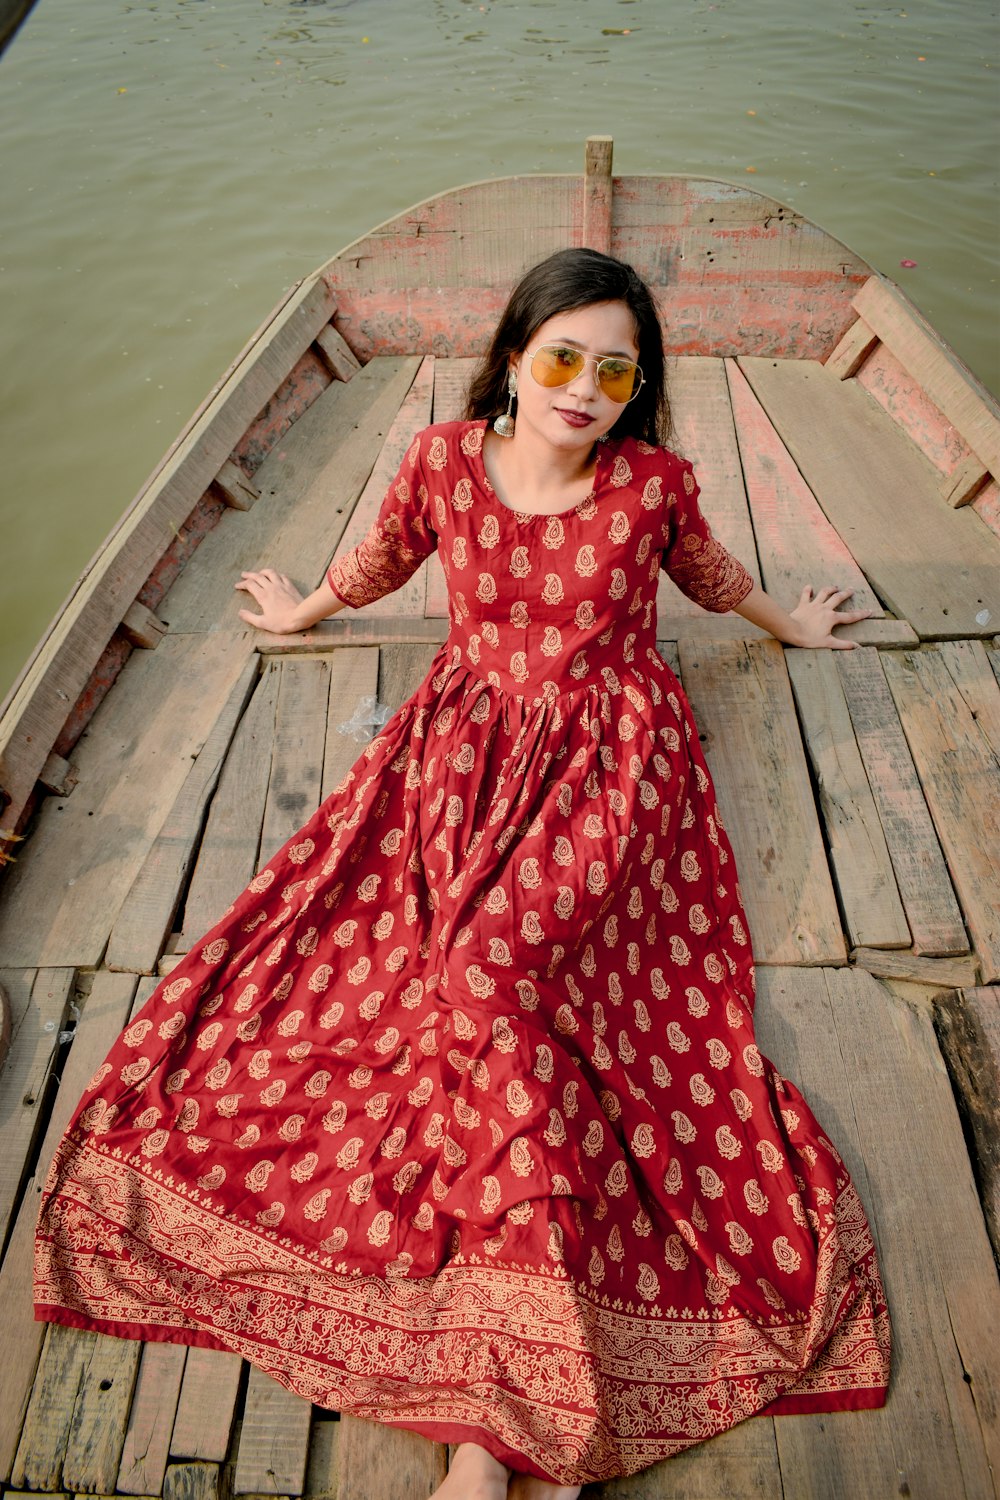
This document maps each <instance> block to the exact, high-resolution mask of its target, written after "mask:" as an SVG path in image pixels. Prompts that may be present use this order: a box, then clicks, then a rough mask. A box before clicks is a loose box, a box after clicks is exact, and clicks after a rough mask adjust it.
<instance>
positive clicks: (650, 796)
mask: <svg viewBox="0 0 1000 1500" xmlns="http://www.w3.org/2000/svg"><path fill="white" fill-rule="evenodd" d="M515 403H516V404H515ZM505 408H506V409H505ZM665 419H666V403H665V396H664V388H663V360H662V334H661V330H660V327H659V323H658V320H657V317H656V312H655V308H654V306H653V302H652V298H651V296H650V294H649V292H648V290H647V288H646V287H645V286H644V284H643V283H642V282H641V281H640V279H639V278H638V277H637V276H636V275H635V273H634V272H633V271H632V270H631V269H630V268H629V267H627V266H625V265H622V264H621V263H620V262H618V261H615V260H612V259H610V258H609V257H607V256H603V255H600V254H598V253H597V252H595V251H589V250H572V251H564V252H560V253H558V254H556V255H553V256H550V257H549V258H548V259H547V260H546V261H544V262H542V263H541V265H539V266H536V267H535V268H534V269H533V270H532V271H530V272H529V273H528V274H527V276H526V277H525V278H524V279H523V281H522V282H521V283H520V285H519V286H518V287H517V288H516V289H515V291H514V293H513V294H512V296H511V299H510V302H509V303H508V306H507V308H506V310H505V312H504V314H503V317H502V318H501V321H500V324H499V327H498V329H497V332H496V334H495V336H494V339H493V342H492V345H491V347H490V350H489V352H488V353H487V355H486V357H485V359H484V361H483V364H482V366H481V367H480V370H479V372H478V374H477V375H476V377H475V379H474V381H473V383H472V387H471V391H470V397H469V408H468V412H467V418H466V420H465V421H464V422H459V423H446V424H439V425H437V426H434V427H431V428H428V429H427V430H426V431H424V432H422V433H420V434H418V436H417V437H416V438H415V439H414V442H413V444H412V446H411V448H410V451H409V453H408V454H407V456H406V459H405V460H404V463H403V465H402V468H401V469H400V472H399V474H398V475H397V477H396V480H395V481H394V483H393V485H392V486H391V487H390V489H389V492H388V494H387V496H386V498H385V501H384V502H383V505H382V508H381V511H380V514H379V517H378V519H377V521H376V523H375V525H374V526H373V527H372V529H371V531H370V533H369V535H368V537H367V538H366V539H365V541H364V542H362V544H361V545H360V546H359V547H358V548H356V549H355V550H354V551H353V552H351V553H349V554H347V555H346V556H345V557H343V558H342V559H340V560H339V561H338V562H337V563H335V564H334V565H333V566H332V567H331V568H330V570H329V571H328V574H327V576H326V579H325V581H324V582H323V584H322V585H321V586H320V588H318V589H317V590H316V591H315V592H314V593H312V594H310V595H309V596H308V598H305V599H303V598H302V597H301V595H300V594H299V593H298V591H297V590H296V589H295V587H294V586H293V585H292V583H291V582H290V581H289V580H288V579H287V578H285V577H284V576H282V575H280V574H277V573H275V572H273V571H271V570H269V569H263V570H261V571H258V572H250V573H245V574H244V575H243V576H242V578H241V580H240V581H239V583H237V585H236V587H237V588H238V589H242V590H244V591H245V592H247V593H249V594H250V595H251V596H252V597H253V599H254V600H255V601H256V603H257V606H258V608H257V610H256V611H254V610H250V609H244V610H241V612H240V613H241V617H242V618H243V619H245V620H248V621H250V622H251V623H253V624H256V625H258V626H259V627H260V628H262V629H265V630H269V631H274V632H279V633H281V632H288V631H297V630H302V629H304V628H307V627H308V626H310V625H312V624H314V623H315V622H316V621H318V620H320V619H323V618H325V617H327V616H329V615H331V614H334V613H336V612H337V611H338V610H339V609H341V608H343V607H344V606H345V605H347V606H351V607H358V606H360V605H363V604H365V603H367V602H369V601H370V600H373V599H376V598H378V597H380V596H381V595H383V594H385V593H387V592H389V590H391V589H393V588H397V587H399V586H400V585H401V584H402V583H403V582H405V580H406V579H407V578H408V577H409V576H410V575H411V574H412V573H413V572H414V571H415V569H416V568H417V567H418V566H419V565H420V563H421V561H422V560H423V559H424V558H425V557H426V556H427V555H429V554H430V553H431V552H432V551H434V550H435V549H436V550H437V551H438V552H439V555H440V557H441V561H442V565H443V567H444V570H445V573H446V576H447V580H448V587H449V597H450V609H451V629H450V634H449V637H448V640H447V641H446V642H445V644H444V645H443V646H442V647H441V648H440V650H439V651H438V653H437V655H436V656H435V658H434V661H433V663H432V664H431V668H430V670H429V672H428V674H427V676H426V678H425V680H424V682H423V683H422V684H421V686H420V687H419V688H418V689H417V691H416V692H415V693H414V694H413V696H412V697H411V698H410V699H409V700H408V702H407V703H405V704H404V705H403V706H402V708H401V709H400V710H399V711H398V712H397V713H396V714H395V715H394V717H393V718H392V719H391V720H390V721H389V723H388V724H387V725H386V726H385V728H384V730H383V731H382V732H381V733H380V734H379V735H378V736H377V737H376V738H375V739H374V740H373V741H372V742H371V744H370V745H369V746H368V747H367V748H366V750H365V752H364V753H363V755H362V756H361V757H360V758H359V760H358V762H357V764H356V765H355V766H354V767H353V769H352V770H351V771H350V772H349V773H348V774H347V776H346V777H345V778H344V781H343V782H342V783H341V785H340V786H339V787H338V788H337V789H336V790H335V791H334V793H333V794H332V796H331V797H330V798H328V800H327V801H326V802H325V803H324V805H323V807H321V808H320V810H319V812H318V813H317V814H316V815H315V817H314V818H312V819H310V821H309V823H307V824H306V826H305V827H304V828H303V829H302V830H301V831H300V832H299V833H298V834H297V835H296V836H295V837H294V838H293V839H292V840H290V842H289V843H288V844H287V845H286V846H285V848H284V849H283V850H281V851H280V852H279V853H278V854H277V855H276V856H275V857H274V859H272V860H271V862H270V864H269V865H267V866H266V867H265V869H264V870H263V871H262V872H261V873H260V874H259V875H258V876H257V877H256V878H255V879H254V880H253V881H252V882H251V885H250V887H249V888H248V890H247V891H245V892H244V893H243V894H242V895H241V896H240V897H239V898H238V900H237V901H236V902H235V904H234V906H233V907H232V908H231V909H230V911H229V912H228V913H227V914H226V915H225V916H224V917H223V919H222V920H221V921H220V922H219V924H218V925H217V926H216V927H215V928H214V929H213V930H212V932H211V933H209V934H208V935H207V936H206V938H205V940H204V941H203V943H201V944H200V945H198V946H197V947H196V948H195V949H193V950H192V952H191V953H189V954H188V955H187V957H186V958H185V959H184V960H183V961H182V963H181V964H180V965H179V966H178V967H177V968H176V969H175V970H174V972H173V974H172V975H171V976H170V978H169V979H168V980H165V981H164V983H163V984H162V985H161V986H160V988H159V990H158V991H157V992H156V993H155V994H154V995H153V997H152V998H151V999H150V1001H149V1003H148V1005H147V1006H146V1007H145V1009H144V1010H143V1012H142V1013H141V1015H140V1016H139V1018H138V1019H137V1020H136V1021H135V1022H133V1024H132V1025H131V1026H130V1027H129V1029H128V1030H127V1031H126V1032H125V1033H124V1035H123V1037H122V1038H121V1040H120V1041H119V1043H118V1044H117V1045H116V1048H115V1049H114V1050H113V1051H112V1053H111V1055H110V1057H109V1059H108V1061H107V1063H105V1065H104V1066H103V1068H102V1069H100V1070H99V1071H98V1074H97V1075H96V1077H95V1079H94V1080H93V1082H92V1085H91V1088H90V1090H89V1091H88V1094H87V1096H86V1098H85V1099H84V1100H83V1101H82V1102H81V1105H80V1108H79V1110H78V1112H77V1115H76V1116H75V1118H74V1121H73V1123H72V1125H71V1127H70V1129H69V1131H68V1132H67V1135H66V1138H65V1140H64V1142H63V1144H62V1146H61V1148H60V1151H59V1154H58V1156H57V1159H56V1161H55V1163H54V1164H53V1168H52V1171H51V1173H50V1176H49V1180H48V1183H47V1186H46V1195H45V1201H44V1204H43V1209H42V1214H41V1219H40V1225H39V1239H38V1260H37V1267H38V1276H37V1302H38V1312H39V1316H41V1317H45V1318H51V1319H56V1320H61V1321H64V1322H68V1323H76V1324H79V1325H82V1326H86V1327H91V1328H98V1329H102V1330H104V1331H107V1332H112V1333H118V1334H122V1335H125V1336H132V1337H144V1338H160V1339H174V1340H179V1341H185V1342H189V1343H200V1344H208V1345H212V1346H219V1347H223V1348H229V1349H235V1350H238V1351H239V1352H240V1353H242V1354H244V1355H245V1356H246V1357H248V1358H250V1359H252V1360H254V1361H255V1362H256V1363H258V1364H260V1365H261V1366H262V1367H263V1368H265V1369H267V1370H268V1371H270V1373H272V1374H273V1375H275V1376H276V1378H278V1379H279V1380H281V1381H283V1382H284V1383H285V1384H287V1385H289V1386H290V1387H292V1388H293V1389H295V1390H297V1391H300V1392H301V1393H302V1394H303V1395H305V1396H307V1397H309V1398H310V1399H312V1400H314V1401H317V1402H319V1403H321V1404H323V1405H326V1406H329V1407H331V1408H334V1409H338V1410H349V1411H353V1412H355V1413H357V1414H358V1415H360V1416H363V1417H370V1418H375V1419H377V1420H382V1421H388V1422H394V1423H397V1424H399V1425H402V1426H405V1427H410V1428H413V1429H415V1430H417V1431H419V1432H423V1433H426V1434H428V1435H429V1436H432V1437H434V1438H436V1439H437V1440H438V1441H442V1442H452V1443H456V1444H458V1445H459V1446H458V1450H457V1453H456V1456H455V1459H454V1462H453V1464H452V1467H451V1469H450V1472H449V1476H448V1479H447V1480H446V1481H445V1483H444V1484H443V1485H442V1486H441V1488H440V1489H439V1491H438V1492H437V1494H438V1496H439V1497H440V1500H445V1497H447V1500H471V1497H476V1496H478V1497H483V1500H487V1497H497V1500H499V1497H501V1496H504V1495H506V1494H508V1493H509V1495H510V1496H512V1497H513V1496H517V1497H520V1500H529V1497H535V1500H540V1497H542V1496H550V1497H551V1496H565V1497H572V1496H574V1495H576V1494H578V1492H579V1487H580V1486H581V1485H582V1484H583V1483H584V1482H586V1481H588V1480H594V1479H605V1478H609V1477H612V1476H615V1475H620V1474H627V1473H631V1472H634V1471H635V1470H637V1469H640V1468H642V1467H644V1466H646V1465H648V1464H650V1463H652V1462H654V1461H655V1460H656V1459H658V1458H662V1457H665V1456H667V1455H669V1454H671V1453H673V1452H676V1451H677V1450H679V1449H680V1448H683V1447H685V1446H688V1445H690V1444H691V1443H694V1442H697V1441H699V1440H700V1439H702V1438H706V1437H709V1436H711V1435H712V1434H713V1433H715V1432H718V1431H721V1430H723V1429H724V1428H726V1427H729V1426H731V1425H732V1424H733V1423H735V1422H737V1421H740V1420H741V1419H743V1418H744V1417H747V1416H751V1415H753V1414H754V1413H755V1412H758V1411H761V1410H763V1409H765V1408H767V1409H768V1410H769V1411H771V1412H778V1411H815V1410H831V1409H844V1408H851V1407H862V1406H874V1405H880V1404H881V1403H882V1401H883V1400H884V1394H885V1388H886V1383H887V1379H888V1357H889V1355H888V1337H889V1335H888V1317H887V1312H886V1308H885V1303H884V1298H883V1294H882V1288H881V1283H880V1279H879V1272H878V1266H877V1263H876V1260H875V1255H874V1249H873V1245H872V1240H871V1236H870V1233H869V1230H868V1225H867V1223H866V1221H865V1217H864V1212H863V1210H862V1208H861V1205H860V1202H859V1200H858V1198H857V1195H856V1193H855V1191H854V1188H853V1186H852V1184H851V1182H850V1179H849V1177H848V1175H847V1173H846V1171H845V1169H844V1167H843V1163H842V1162H841V1160H840V1158H839V1156H838V1155H837V1153H836V1150H835V1149H834V1147H833V1145H832V1144H831V1143H830V1141H829V1140H828V1139H827V1138H826V1137H825V1136H824V1134H823V1132H822V1131H821V1129H820V1127H819V1126H818V1125H817V1123H816V1121H815V1119H814V1117H813V1116H812V1114H811V1112H810V1111H809V1108H808V1106H807V1105H806V1104H805V1102H804V1101H803V1099H802V1098H801V1096H800V1095H799V1094H798V1092H797V1091H796V1089H795V1088H794V1086H793V1085H792V1084H790V1083H788V1082H786V1081H785V1080H783V1079H782V1078H781V1077H780V1076H779V1075H778V1074H777V1073H776V1072H775V1071H774V1069H773V1067H772V1066H771V1065H770V1064H769V1063H768V1062H767V1060H766V1059H764V1058H762V1057H761V1055H760V1053H759V1051H758V1049H757V1047H756V1045H755V1043H754V1038H753V1019H752V1017H753V1003H754V990H753V961H752V954H751V948H750V942H749V939H748V935H747V932H746V927H745V922H744V914H743V907H742V903H741V898H740V892H739V887H738V885H737V881H736V873H735V869H734V863H733V858H732V850H731V848H730V845H729V841H728V839H727V837H726V834H725V831H724V829H723V827H722V824H721V820H720V818H719V813H718V808H717V806H716V802H715V795H714V791H713V788H712V783H711V779H710V777H709V774H708V771H707V768H706V766H705V763H704V758H703V756H702V752H701V749H700V745H699V741H698V735H697V732H696V730H695V727H694V724H693V721H692V718H691V713H690V709H689V707H688V705H687V702H686V699H685V697H684V694H683V692H682V691H681V689H680V687H679V685H678V683H677V681H676V679H675V677H674V676H673V674H672V673H671V671H670V669H669V667H668V666H667V665H666V664H665V663H664V662H663V660H662V658H661V657H660V656H659V654H658V653H657V651H656V646H655V634H656V607H655V595H656V587H657V580H658V576H659V571H660V568H661V567H663V568H665V569H666V571H667V572H668V573H669V575H670V576H671V577H672V578H673V579H674V580H675V581H676V582H677V583H678V584H679V586H680V587H681V588H682V589H683V590H684V591H685V592H686V593H688V594H689V595H690V596H691V597H693V598H695V599H696V600H697V601H698V602H699V603H700V604H702V605H704V606H705V607H707V608H709V609H712V610H716V611H722V610H728V609H736V610H737V611H738V613H740V614H741V615H743V617H744V618H746V619H748V620H750V621H752V622H753V623H755V624H757V625H760V626H762V627H764V628H765V629H767V630H769V631H771V632H772V633H773V634H774V635H776V636H778V637H779V638H780V639H782V640H784V641H787V642H790V643H792V644H795V645H799V646H813V647H821V646H829V647H833V648H837V647H844V646H849V645H850V643H849V642H845V641H841V640H839V639H837V638H835V637H834V636H833V635H832V634H831V631H832V630H833V629H834V627H835V626H837V625H838V624H844V623H849V622H851V621H854V620H858V619H861V618H863V617H864V612H862V611H856V612H854V613H842V612H839V611H838V608H837V607H838V605H840V604H842V603H843V602H844V601H845V600H846V598H847V597H848V592H847V591H846V590H834V589H832V588H825V589H823V590H821V591H820V593H819V594H818V595H817V596H816V598H812V596H811V591H810V590H806V591H804V593H803V596H802V598H801V599H800V601H799V603H798V604H797V606H796V607H795V609H793V610H792V612H791V613H786V611H785V610H784V609H783V608H782V607H781V606H779V605H778V604H777V603H776V602H775V601H774V600H772V599H770V598H769V597H768V596H767V595H766V594H765V593H764V591H763V590H761V589H760V588H759V587H757V586H756V585H755V584H754V583H753V581H752V579H751V578H750V575H749V574H748V573H747V572H746V570H745V569H744V568H743V567H742V565H741V564H740V563H739V562H737V561H736V559H735V558H733V557H732V556H730V554H729V553H727V552H726V551H725V549H724V548H722V547H721V546H720V545H719V544H718V542H716V541H715V539H714V538H713V537H712V535H711V532H710V530H709V528H708V526H707V525H706V523H705V521H704V519H703V518H702V516H701V513H700V511H699V508H698V503H697V493H698V492H697V486H696V483H695V480H694V476H693V473H692V470H691V466H690V465H689V464H687V463H685V462H683V461H682V460H680V459H679V458H677V457H675V456H674V455H673V454H672V453H670V452H669V451H668V450H666V449H664V448H663V447H661V446H660V439H661V435H662V433H663V429H664V426H665ZM491 420H492V425H491ZM508 1486H509V1488H508Z"/></svg>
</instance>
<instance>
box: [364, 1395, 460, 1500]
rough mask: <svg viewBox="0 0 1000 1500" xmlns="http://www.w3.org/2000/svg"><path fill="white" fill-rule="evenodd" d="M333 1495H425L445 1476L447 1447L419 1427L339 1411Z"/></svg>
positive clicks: (409, 1499)
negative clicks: (416, 1429) (415, 1429)
mask: <svg viewBox="0 0 1000 1500" xmlns="http://www.w3.org/2000/svg"><path fill="white" fill-rule="evenodd" d="M339 1426H340V1435H339V1437H338V1440H337V1441H338V1455H337V1464H338V1471H339V1476H340V1483H339V1488H338V1490H337V1500H374V1497H375V1496H376V1495H377V1496H378V1500H423V1497H424V1496H427V1495H430V1494H432V1493H433V1491H434V1490H435V1489H436V1488H437V1487H438V1485H439V1484H441V1483H442V1482H443V1481H444V1478H445V1475H446V1472H447V1452H448V1450H447V1449H446V1448H445V1446H444V1445H443V1444H442V1443H433V1442H431V1440H430V1439H429V1438H425V1437H421V1435H420V1434H419V1433H417V1432H408V1431H407V1430H406V1429H405V1428H402V1427H391V1426H389V1425H388V1424H385V1423H381V1422H366V1421H361V1420H360V1419H359V1418H357V1417H351V1416H347V1415H345V1416H342V1417H341V1419H340V1423H339Z"/></svg>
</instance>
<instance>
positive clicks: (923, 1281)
mask: <svg viewBox="0 0 1000 1500" xmlns="http://www.w3.org/2000/svg"><path fill="white" fill-rule="evenodd" d="M759 978H760V986H761V988H760V998H759V1001H758V1007H757V1013H756V1015H757V1019H756V1031H757V1040H758V1044H759V1045H760V1047H761V1049H762V1051H763V1052H764V1053H765V1055H766V1056H767V1057H769V1058H772V1059H773V1060H774V1061H775V1062H776V1063H777V1066H778V1068H779V1070H780V1072H781V1073H782V1074H783V1075H785V1076H786V1077H789V1078H791V1079H794V1081H795V1083H796V1084H797V1085H798V1086H799V1087H800V1088H801V1089H802V1091H803V1093H804V1095H805V1098H806V1099H807V1100H808V1102H809V1104H810V1105H811V1107H812V1108H813V1109H814V1110H815V1112H816V1115H817V1117H818V1119H819V1121H820V1123H821V1125H822V1127H823V1128H824V1129H825V1130H826V1131H827V1132H828V1133H829V1137H830V1139H831V1140H832V1141H833V1143H834V1144H835V1146H836V1147H837V1149H838V1151H839V1152H840V1153H841V1155H842V1156H843V1158H844V1161H845V1163H846V1165H847V1167H848V1170H849V1171H850V1173H851V1175H852V1177H853V1179H854V1182H855V1185H856V1187H857V1188H858V1191H859V1193H860V1195H861V1198H862V1201H863V1202H864V1204H865V1206H866V1209H867V1211H868V1215H869V1220H870V1222H871V1224H872V1228H873V1232H874V1234H875V1238H876V1242H877V1244H878V1247H879V1257H880V1262H881V1268H882V1275H883V1279H884V1282H885V1287H886V1295H887V1299H888V1303H889V1308H890V1313H891V1318H892V1328H893V1378H892V1389H891V1394H890V1396H889V1400H888V1403H887V1405H886V1406H885V1407H883V1408H881V1409H877V1410H874V1411H862V1412H839V1413H822V1414H818V1415H814V1416H795V1417H782V1418H781V1419H780V1420H779V1421H777V1422H776V1423H775V1429H776V1432H777V1439H778V1454H779V1459H780V1463H781V1475H782V1484H783V1489H782V1491H781V1493H783V1494H785V1495H788V1496H795V1497H796V1500H821V1497H822V1500H845V1497H848V1496H850V1497H854V1496H864V1497H865V1500H890V1497H895V1496H898V1495H899V1494H901V1493H909V1494H911V1495H922V1496H927V1497H928V1500H929V1497H931V1496H934V1497H937V1496H945V1495H948V1496H951V1495H956V1496H968V1497H972V1496H975V1497H977V1500H978V1497H986V1496H988V1495H990V1494H991V1487H990V1464H991V1463H992V1464H993V1465H994V1467H995V1466H996V1464H997V1410H998V1400H997V1397H998V1394H1000V1393H998V1390H997V1384H998V1370H997V1362H996V1329H997V1328H998V1327H1000V1289H998V1286H997V1278H996V1270H995V1267H994V1265H993V1259H992V1255H991V1253H990V1247H989V1241H988V1239H987V1237H986V1232H985V1227H984V1224H983V1218H982V1213H981V1210H980V1206H979V1201H978V1198H977V1196H976V1190H975V1184H974V1182H973V1180H972V1174H971V1172H970V1169H969V1161H968V1157H967V1154H966V1148H965V1142H964V1139H963V1136H962V1128H961V1123H960V1121H959V1119H958V1116H957V1113H956V1109H955V1102H954V1098H953V1096H952V1092H951V1086H950V1083H949V1080H948V1076H947V1073H946V1071H945V1069H944V1068H943V1067H942V1065H941V1056H940V1053H939V1051H938V1048H937V1044H936V1041H935V1037H934V1032H933V1027H932V1024H931V1018H930V1015H929V1013H928V1010H927V1008H926V1007H923V1008H918V1007H910V1006H907V1005H905V1004H902V1003H900V1002H898V1001H895V1000H893V999H892V998H891V997H890V996H889V995H887V993H886V991H885V990H884V988H883V987H882V986H881V985H880V984H879V983H878V982H877V980H874V979H872V978H871V977H870V976H869V975H867V974H863V973H860V972H859V971H857V970H855V969H839V970H829V971H825V972H824V973H822V974H818V973H803V972H802V971H801V970H798V971H795V972H794V973H790V972H788V971H778V970H773V969H768V970H764V971H763V973H761V974H760V976H759ZM915 1108H916V1109H918V1110H919V1147H918V1148H917V1149H915V1140H916V1138H915V1135H914V1110H915ZM929 1183H932V1184H933V1195H932V1201H929V1199H928V1184H929ZM904 1487H905V1488H904Z"/></svg>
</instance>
